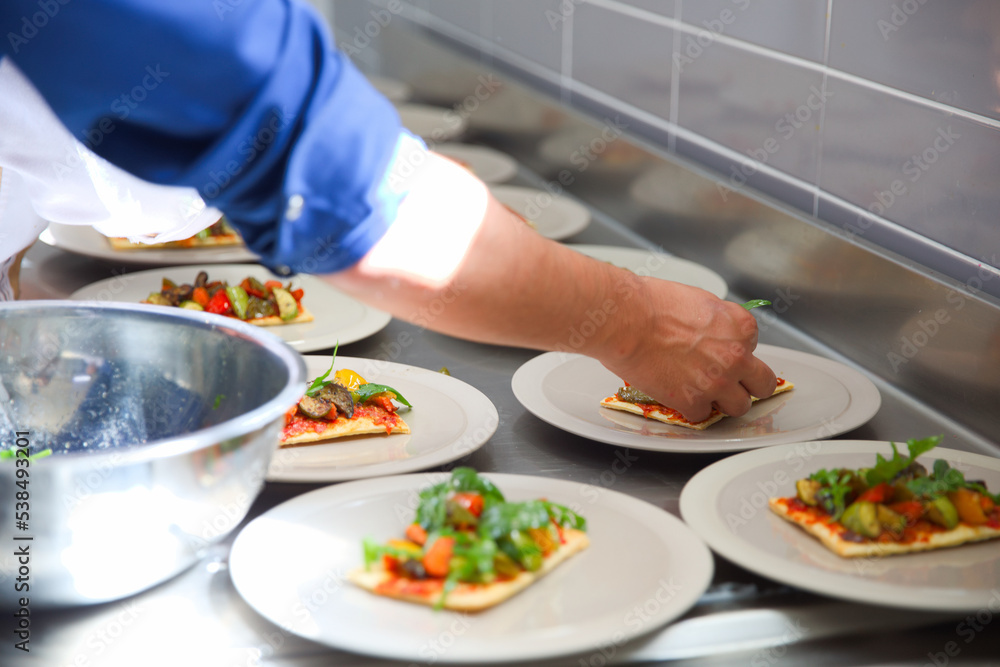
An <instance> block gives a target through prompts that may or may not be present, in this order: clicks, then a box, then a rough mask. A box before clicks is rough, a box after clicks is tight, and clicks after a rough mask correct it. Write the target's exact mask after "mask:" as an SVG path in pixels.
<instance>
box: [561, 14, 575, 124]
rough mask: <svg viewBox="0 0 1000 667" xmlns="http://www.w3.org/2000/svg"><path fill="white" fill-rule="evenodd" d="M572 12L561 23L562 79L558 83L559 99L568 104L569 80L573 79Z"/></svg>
mask: <svg viewBox="0 0 1000 667" xmlns="http://www.w3.org/2000/svg"><path fill="white" fill-rule="evenodd" d="M573 33H574V31H573V14H570V15H569V16H567V17H566V20H565V21H563V24H562V54H561V58H562V68H561V71H562V81H561V82H560V84H559V99H560V100H561V101H562V103H563V104H566V105H569V103H570V95H569V89H570V87H569V82H570V81H572V80H573Z"/></svg>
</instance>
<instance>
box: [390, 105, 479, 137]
mask: <svg viewBox="0 0 1000 667" xmlns="http://www.w3.org/2000/svg"><path fill="white" fill-rule="evenodd" d="M396 111H398V112H399V119H400V121H401V122H402V124H403V127H405V128H406V129H408V130H409V131H410V132H412V133H413V134H415V135H417V136H418V137H420V138H421V139H423V140H424V141H427V142H432V143H437V142H440V141H448V140H450V139H454V138H455V137H457V136H459V135H461V134H462V133H463V132H465V128H466V127H467V125H468V123H467V121H466V120H465V119H464V118H463V117H462V116H460V115H459V114H458V113H457V112H456V111H454V110H453V109H447V108H445V107H434V106H428V105H426V104H400V105H399V106H397V107H396ZM432 148H433V146H432Z"/></svg>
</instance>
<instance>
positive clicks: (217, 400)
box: [212, 394, 226, 410]
mask: <svg viewBox="0 0 1000 667" xmlns="http://www.w3.org/2000/svg"><path fill="white" fill-rule="evenodd" d="M225 397H226V395H225V394H216V396H215V400H214V401H213V402H212V409H213V410H218V409H219V405H221V404H222V399H224V398H225Z"/></svg>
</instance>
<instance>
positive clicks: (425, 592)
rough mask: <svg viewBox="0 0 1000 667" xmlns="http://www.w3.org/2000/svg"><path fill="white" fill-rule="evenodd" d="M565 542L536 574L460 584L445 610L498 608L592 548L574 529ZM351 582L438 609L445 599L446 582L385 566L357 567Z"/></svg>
mask: <svg viewBox="0 0 1000 667" xmlns="http://www.w3.org/2000/svg"><path fill="white" fill-rule="evenodd" d="M563 539H564V540H565V542H564V543H563V544H560V545H559V548H558V549H556V550H555V551H553V552H552V553H550V554H549V555H548V556H546V557H545V560H544V561H543V562H542V566H541V567H540V568H539V569H538V570H536V571H535V572H527V571H525V572H521V573H520V574H518V575H517V576H516V577H514V578H512V579H506V580H503V581H495V582H493V583H491V584H466V583H459V584H458V585H457V586H456V587H455V589H454V590H452V591H451V592H450V593H448V595H447V596H446V597H445V599H444V608H445V609H452V610H454V611H465V612H472V611H482V610H484V609H488V608H490V607H493V606H496V605H498V604H500V603H501V602H503V601H504V600H507V599H509V598H510V597H512V596H513V595H515V594H516V593H518V592H520V591H523V590H524V589H525V588H527V587H528V586H530V585H531V584H533V583H534V582H536V581H538V580H539V579H540V578H541V577H544V576H545V575H546V574H548V573H549V572H551V571H552V570H554V569H555V568H557V567H558V566H559V565H560V564H562V563H564V562H565V561H566V560H567V559H568V558H569V557H570V556H572V555H574V554H576V553H579V552H580V551H583V550H584V549H586V548H587V547H588V546H589V545H590V540H589V539H588V538H587V534H586V533H584V532H581V531H579V530H573V529H571V528H564V529H563ZM347 580H348V581H350V582H351V583H353V584H355V585H357V586H360V587H361V588H363V589H365V590H366V591H370V592H372V593H375V594H376V595H384V596H386V597H390V598H395V599H397V600H405V601H407V602H416V603H417V604H425V605H428V606H434V605H435V604H436V603H437V601H438V600H439V599H440V597H441V591H442V589H443V586H444V580H443V579H422V580H418V579H408V578H406V577H400V576H398V575H395V574H393V573H391V572H387V571H386V570H385V569H383V568H382V567H381V565H378V566H376V565H373V566H372V567H371V568H370V569H368V570H366V569H365V568H363V567H361V568H357V569H356V570H352V571H350V572H348V573H347Z"/></svg>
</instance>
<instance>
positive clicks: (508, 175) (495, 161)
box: [431, 141, 518, 185]
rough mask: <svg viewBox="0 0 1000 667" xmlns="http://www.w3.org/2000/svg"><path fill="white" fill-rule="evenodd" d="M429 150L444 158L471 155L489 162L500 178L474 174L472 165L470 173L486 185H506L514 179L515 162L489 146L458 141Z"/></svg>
mask: <svg viewBox="0 0 1000 667" xmlns="http://www.w3.org/2000/svg"><path fill="white" fill-rule="evenodd" d="M431 150H433V151H435V152H437V153H441V154H442V155H444V156H446V157H455V156H456V155H461V154H462V153H466V154H470V153H471V154H473V155H477V156H479V157H482V158H484V159H486V160H489V161H490V164H491V165H493V168H494V171H496V172H499V173H500V174H501V175H500V176H496V175H491V174H489V173H487V174H486V176H490V178H486V177H485V176H484V175H483V174H481V173H478V172H476V169H475V165H472V167H473V169H472V171H473V172H476V176H477V177H478V178H479V179H480V180H481V181H483V182H484V183H486V184H487V185H503V184H505V183H508V182H509V181H510V180H511V179H512V178H514V176H516V175H517V169H518V163H517V160H515V159H514V158H513V157H511V156H510V155H507V154H506V153H504V152H502V151H498V150H496V149H495V148H491V147H489V146H480V145H479V144H466V143H462V142H459V141H447V142H441V143H439V144H435V145H434V146H433V147H432V149H431Z"/></svg>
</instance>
